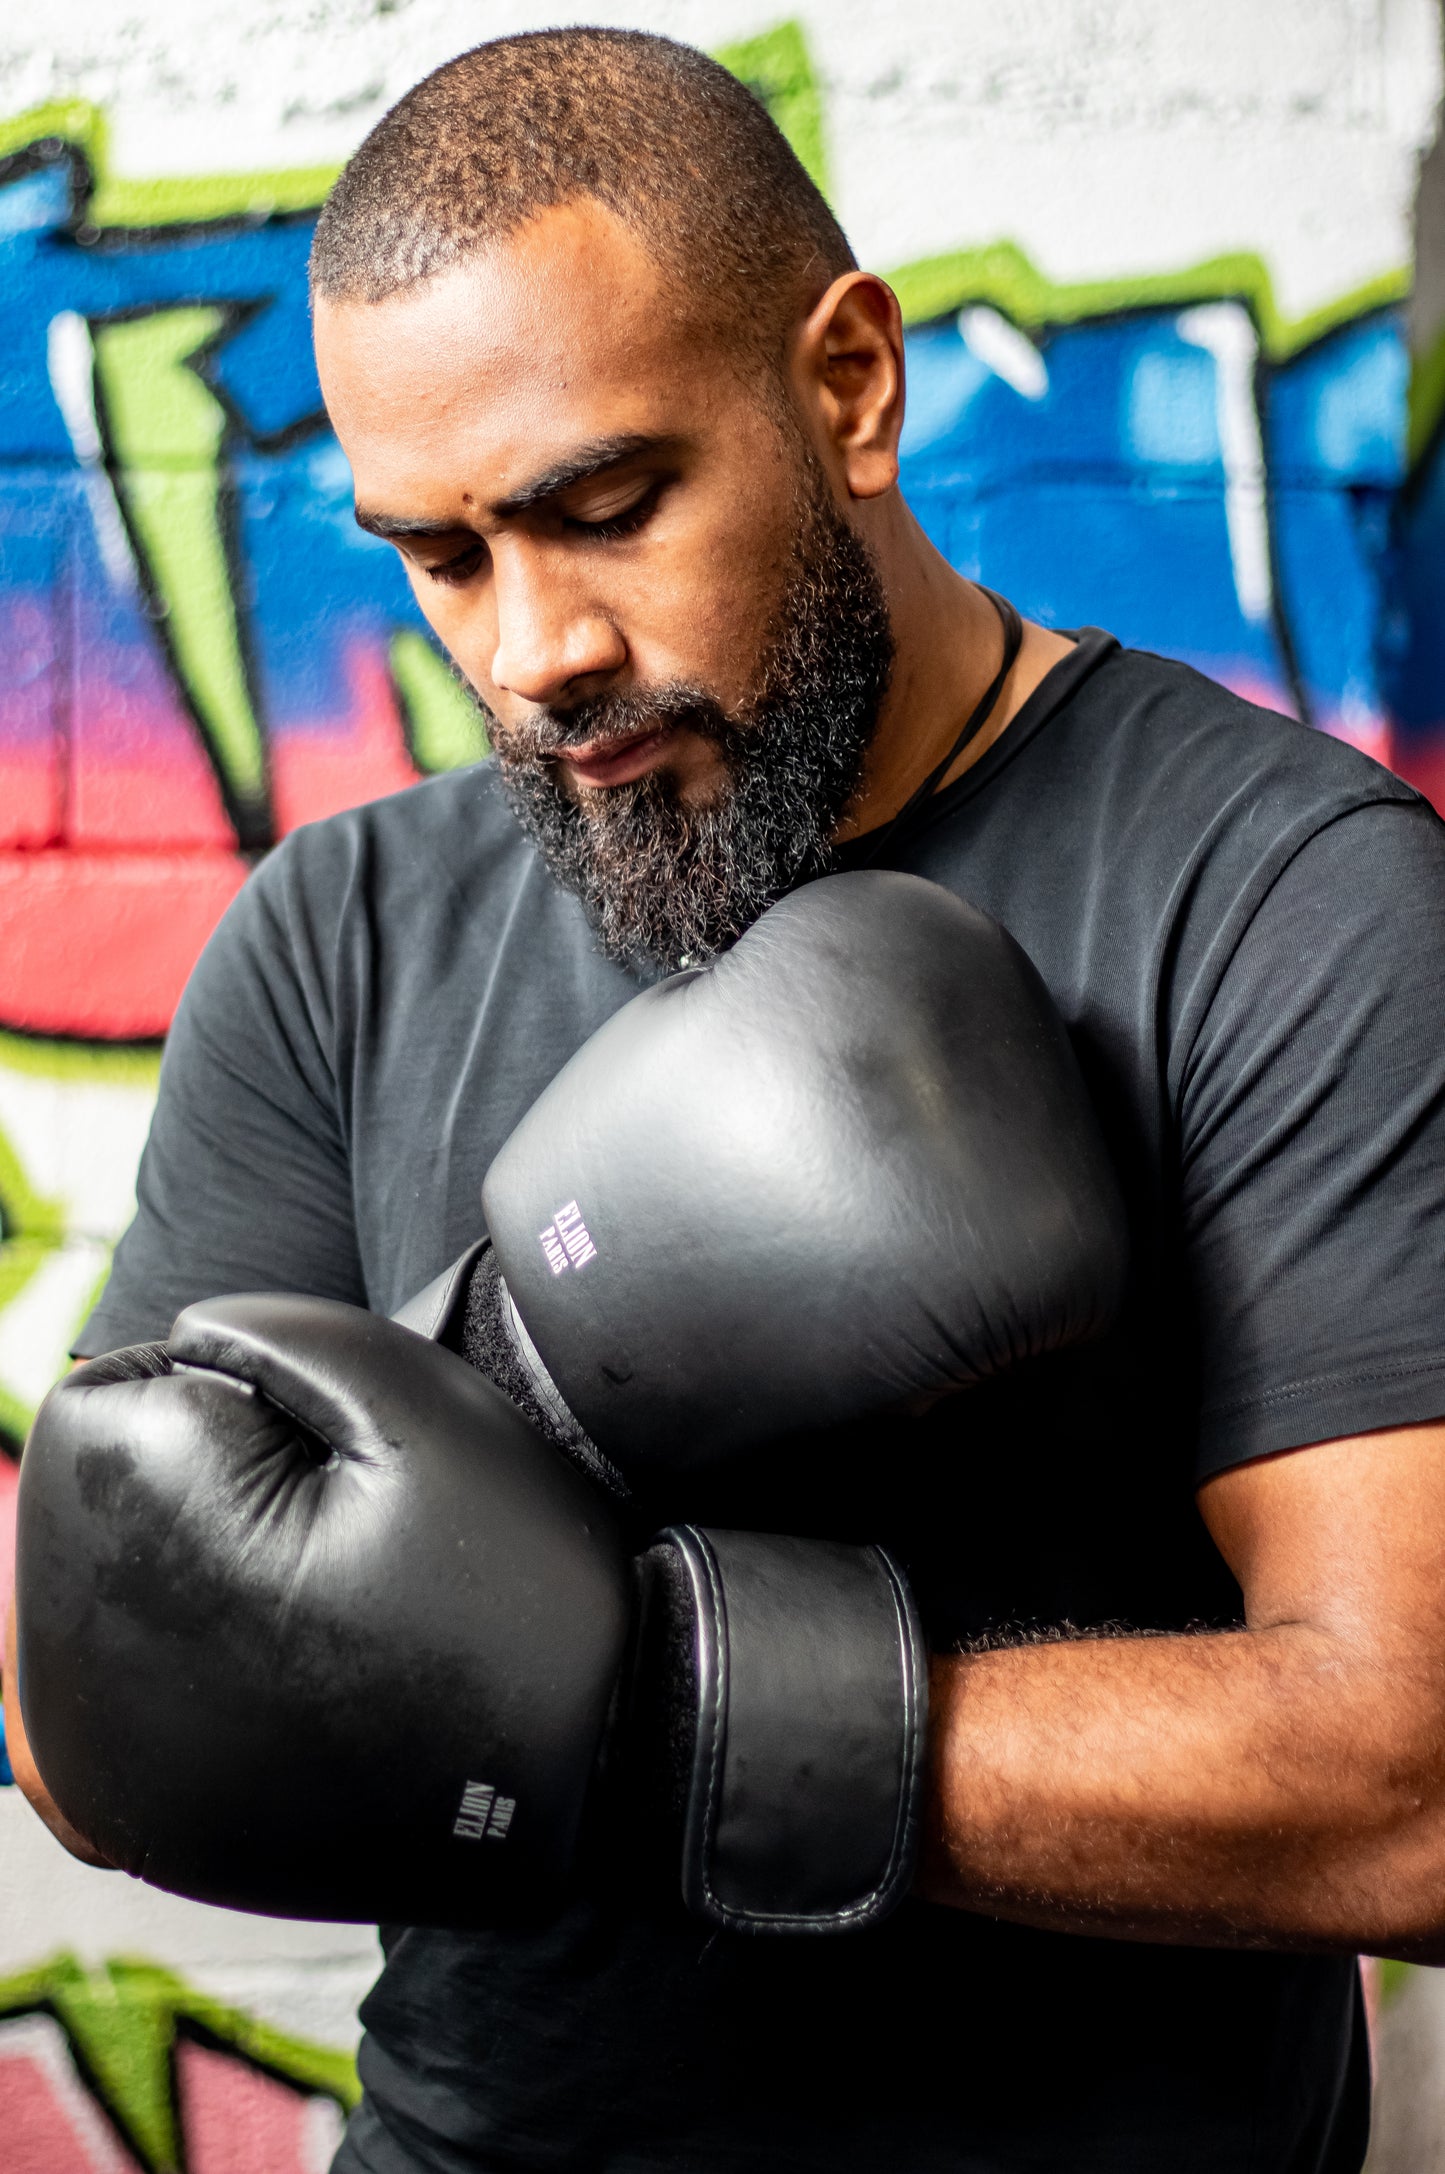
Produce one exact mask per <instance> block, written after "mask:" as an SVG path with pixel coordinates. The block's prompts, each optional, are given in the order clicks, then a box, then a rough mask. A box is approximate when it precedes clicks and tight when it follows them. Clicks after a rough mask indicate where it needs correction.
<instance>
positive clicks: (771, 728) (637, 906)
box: [493, 458, 893, 973]
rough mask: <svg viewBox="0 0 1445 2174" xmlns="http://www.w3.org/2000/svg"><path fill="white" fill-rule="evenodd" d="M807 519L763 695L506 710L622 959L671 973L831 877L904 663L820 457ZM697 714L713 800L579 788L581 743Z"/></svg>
mask: <svg viewBox="0 0 1445 2174" xmlns="http://www.w3.org/2000/svg"><path fill="white" fill-rule="evenodd" d="M800 502H801V508H802V516H803V517H802V520H801V523H800V527H799V533H798V539H797V545H796V549H795V553H794V559H793V566H792V571H791V573H790V575H789V577H788V580H787V583H786V585H785V587H784V590H783V593H782V596H781V598H780V601H779V605H778V609H777V612H776V614H775V617H774V622H773V627H772V629H771V631H770V634H769V638H768V641H767V645H766V647H765V650H764V653H763V656H762V659H761V661H760V664H759V668H758V671H757V675H756V679H755V683H754V687H753V691H752V693H751V695H750V696H749V697H748V699H747V701H746V703H745V704H743V705H742V706H741V707H740V708H739V709H738V710H737V711H736V712H734V713H732V714H730V713H729V712H727V711H726V710H724V709H723V708H722V706H721V705H720V704H719V703H718V702H717V701H715V700H714V699H713V697H712V696H711V695H709V694H708V693H707V691H706V690H705V689H703V688H698V687H689V686H684V685H678V684H676V683H673V684H669V685H666V686H660V687H651V688H635V689H632V690H630V691H629V692H627V693H625V694H617V695H602V696H599V697H598V698H597V699H596V700H594V701H590V702H583V703H579V704H578V705H577V706H576V707H575V708H573V709H569V710H565V711H550V712H543V713H542V714H541V715H540V716H539V717H537V718H535V719H533V720H529V722H528V724H527V725H526V726H525V727H523V728H520V729H519V730H514V731H506V730H505V729H503V728H500V727H498V726H497V725H496V722H495V720H493V728H494V731H493V744H494V746H495V747H496V749H497V756H498V765H499V770H500V775H501V781H502V786H503V789H504V791H505V792H506V795H507V799H508V801H509V802H510V804H511V807H512V810H513V813H514V814H515V815H516V817H517V820H518V822H519V823H520V824H521V826H522V828H523V830H525V831H526V833H527V834H528V836H529V837H530V838H532V839H533V841H534V842H535V844H536V846H537V849H538V851H539V852H540V853H541V855H542V858H543V860H544V861H545V862H546V864H547V867H548V868H549V870H550V871H551V873H552V875H553V876H554V877H555V878H556V880H557V881H558V882H559V883H561V884H563V885H564V886H565V887H566V888H567V889H568V890H571V891H575V892H576V893H577V895H578V897H579V898H580V899H581V901H582V904H583V906H584V908H585V910H586V913H587V917H588V920H589V921H590V922H591V924H592V926H593V928H594V929H595V931H596V933H597V938H598V944H599V947H600V949H601V950H602V951H603V952H604V953H605V954H606V955H607V957H609V958H611V959H614V960H616V961H617V962H618V963H619V964H621V965H624V966H628V967H631V968H634V969H637V968H642V967H645V966H647V965H651V966H653V967H660V968H661V969H662V970H663V971H664V972H668V973H671V972H673V971H675V970H676V969H677V968H678V967H680V966H692V965H698V964H700V963H702V962H704V961H706V960H708V959H710V958H713V957H715V956H716V954H717V953H718V952H719V951H721V950H723V949H724V948H725V947H726V946H727V945H728V944H730V943H732V942H733V941H735V939H736V938H737V937H738V936H740V935H741V934H742V932H743V930H744V929H745V928H747V927H749V926H750V925H751V923H752V922H753V921H755V920H756V919H757V917H758V915H759V914H760V913H763V912H765V911H766V909H767V908H768V907H769V906H771V905H773V904H775V903H776V901H777V900H778V899H780V898H781V897H783V896H784V894H785V893H786V892H788V891H790V890H792V889H794V888H795V887H796V886H797V885H798V884H799V883H803V882H806V881H807V880H808V879H809V878H810V877H812V876H816V875H821V874H824V873H825V872H826V870H827V869H828V867H829V865H830V861H831V841H832V837H833V833H834V831H835V830H836V828H837V825H838V822H839V819H840V817H841V816H842V814H843V812H844V810H845V808H846V807H847V806H848V803H849V801H850V800H852V799H853V797H854V795H855V794H856V792H857V790H858V786H859V783H860V781H861V778H862V774H863V761H864V757H865V755H866V753H867V749H868V744H869V741H870V740H871V738H872V736H873V731H874V728H875V726H876V724H877V721H878V713H879V709H880V707H881V705H882V701H883V696H884V693H885V691H886V689H887V686H888V677H889V672H890V669H891V667H892V662H893V636H892V631H891V629H890V626H889V622H888V608H887V603H886V601H885V598H884V594H883V584H882V582H881V580H880V579H879V575H878V571H877V569H876V567H875V566H874V564H873V560H872V558H871V557H870V555H869V553H868V551H867V549H866V548H865V546H864V545H863V544H862V543H861V542H860V540H859V538H858V537H857V536H856V535H855V534H854V532H853V530H852V529H851V528H850V527H849V525H848V523H847V522H846V521H845V520H844V519H843V517H842V515H841V514H840V513H839V512H838V510H837V508H836V507H835V505H834V503H833V500H832V497H831V495H830V493H829V490H828V484H827V480H826V478H825V477H824V475H823V473H822V471H821V469H820V468H818V467H817V464H816V463H815V462H813V461H812V460H811V458H809V460H808V462H807V466H806V468H805V474H804V479H803V483H802V484H801V485H800ZM670 724H680V725H681V724H685V725H686V726H687V727H688V728H689V729H690V730H691V731H693V732H695V733H696V734H697V735H698V737H699V738H700V739H704V740H707V741H710V742H711V743H712V744H713V746H715V747H716V748H717V749H718V751H719V753H720V755H721V757H722V761H723V767H724V771H725V782H724V784H723V785H722V787H721V789H720V791H719V792H718V793H717V794H716V795H715V796H714V797H713V798H712V799H711V800H710V802H709V803H708V804H707V805H705V806H702V807H688V806H685V805H684V804H683V802H682V801H681V800H679V798H678V796H677V791H676V788H675V786H674V784H673V782H672V781H671V779H669V778H668V776H667V775H666V773H665V772H661V771H655V772H652V773H650V774H649V775H648V776H646V777H642V778H638V779H636V780H634V781H633V782H632V783H631V784H628V785H613V786H608V787H606V788H604V789H598V790H591V791H583V792H581V793H580V794H579V795H578V797H577V798H576V799H575V800H574V799H572V798H571V797H570V796H569V795H568V793H567V792H566V791H565V789H564V788H563V786H562V784H561V782H560V779H559V776H558V771H557V765H556V756H557V755H558V754H559V753H561V752H563V751H564V750H565V749H566V747H567V746H568V744H569V743H570V744H571V745H574V746H576V745H580V744H581V743H582V742H583V741H585V740H594V739H604V740H605V739H612V738H624V737H626V736H628V735H630V734H632V733H636V732H640V731H647V730H649V729H653V728H655V727H657V726H659V725H670Z"/></svg>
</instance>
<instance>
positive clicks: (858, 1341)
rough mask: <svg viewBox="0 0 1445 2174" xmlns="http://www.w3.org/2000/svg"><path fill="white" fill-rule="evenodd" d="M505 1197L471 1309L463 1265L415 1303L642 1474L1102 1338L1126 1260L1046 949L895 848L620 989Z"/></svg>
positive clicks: (430, 1328) (554, 1089)
mask: <svg viewBox="0 0 1445 2174" xmlns="http://www.w3.org/2000/svg"><path fill="white" fill-rule="evenodd" d="M483 1206H484V1213H485V1219H486V1224H487V1228H488V1230H489V1232H490V1236H491V1244H492V1247H493V1249H494V1261H495V1269H488V1268H487V1265H486V1263H485V1261H484V1260H483V1263H482V1265H483V1269H484V1272H487V1273H490V1274H491V1277H492V1284H491V1287H490V1288H484V1289H483V1291H482V1294H481V1300H480V1302H477V1301H476V1300H475V1299H473V1300H472V1302H471V1303H470V1305H469V1303H468V1301H469V1291H470V1286H469V1284H468V1282H467V1273H469V1271H465V1263H463V1264H457V1267H456V1268H455V1269H454V1270H453V1271H449V1272H448V1274H447V1275H445V1276H443V1277H441V1278H439V1279H438V1281H437V1283H436V1284H434V1285H432V1286H429V1288H428V1290H427V1291H426V1292H424V1293H422V1294H420V1295H419V1297H418V1299H417V1300H416V1301H414V1302H413V1304H412V1306H411V1307H408V1308H407V1309H404V1311H403V1314H402V1316H401V1318H403V1319H407V1320H413V1321H414V1323H415V1325H416V1326H418V1327H421V1328H423V1329H424V1330H425V1331H427V1332H429V1333H434V1334H438V1335H441V1336H443V1337H444V1339H445V1340H447V1341H449V1342H451V1343H452V1344H453V1345H454V1346H455V1347H456V1348H463V1349H466V1350H467V1351H468V1354H469V1355H470V1356H471V1357H472V1358H473V1359H474V1360H475V1361H476V1362H477V1363H478V1364H480V1365H481V1366H482V1367H483V1368H484V1369H485V1370H486V1371H488V1372H492V1373H496V1372H498V1370H499V1368H500V1369H501V1370H502V1371H506V1370H507V1369H508V1368H510V1370H511V1377H512V1379H511V1381H509V1386H512V1385H513V1383H514V1382H515V1380H516V1378H517V1370H518V1369H519V1368H520V1369H521V1370H522V1372H523V1373H524V1374H525V1375H526V1376H527V1377H528V1378H529V1379H530V1381H531V1383H532V1387H533V1407H532V1408H533V1411H534V1416H536V1417H537V1418H538V1419H539V1421H540V1422H541V1423H543V1424H544V1425H546V1426H547V1427H548V1431H549V1432H551V1433H553V1435H554V1436H555V1438H557V1439H558V1440H560V1441H563V1442H564V1444H565V1445H566V1446H568V1447H569V1448H570V1449H571V1450H572V1451H573V1453H574V1454H576V1455H578V1456H579V1457H580V1458H581V1459H582V1460H583V1461H586V1459H587V1457H588V1456H589V1454H590V1455H591V1456H593V1457H596V1456H599V1455H600V1457H601V1458H602V1459H603V1460H604V1461H609V1462H610V1463H611V1464H612V1465H613V1466H615V1467H620V1468H621V1470H622V1471H623V1472H624V1473H627V1474H629V1475H632V1476H636V1477H640V1476H641V1475H642V1474H644V1473H645V1472H647V1471H648V1470H649V1468H650V1469H651V1471H652V1472H653V1473H656V1472H658V1471H667V1472H675V1471H679V1470H682V1469H685V1468H687V1467H689V1466H694V1467H695V1466H701V1465H705V1464H709V1463H715V1462H717V1461H718V1460H719V1459H724V1458H727V1457H729V1456H732V1455H735V1454H737V1453H739V1452H744V1451H747V1450H750V1449H754V1448H757V1447H758V1446H760V1445H761V1444H763V1443H765V1442H766V1441H768V1440H769V1439H773V1438H776V1437H778V1436H781V1435H785V1434H791V1433H794V1432H796V1431H800V1430H806V1429H813V1428H826V1427H831V1426H835V1425H838V1424H840V1423H843V1422H847V1421H851V1420H854V1419H857V1418H860V1417H862V1416H865V1415H867V1414H868V1413H870V1412H875V1411H878V1410H881V1409H883V1408H885V1407H887V1406H889V1405H892V1404H895V1403H900V1402H903V1401H905V1400H909V1399H918V1398H930V1397H932V1396H936V1395H938V1394H941V1393H947V1392H951V1391H953V1390H956V1389H960V1388H965V1387H967V1386H969V1385H970V1384H973V1383H975V1382H979V1381H983V1380H985V1379H987V1378H989V1377H990V1376H996V1375H999V1374H1001V1373H1004V1372H1006V1371H1007V1370H1008V1369H1010V1368H1011V1367H1014V1366H1016V1365H1018V1364H1019V1363H1020V1362H1021V1361H1025V1360H1028V1359H1030V1358H1033V1357H1036V1356H1038V1355H1041V1354H1043V1353H1047V1352H1053V1351H1058V1350H1061V1349H1063V1348H1065V1347H1066V1346H1068V1345H1071V1344H1076V1343H1079V1342H1081V1341H1084V1340H1085V1339H1087V1338H1089V1337H1091V1336H1094V1335H1096V1334H1098V1333H1099V1332H1100V1331H1101V1330H1103V1329H1104V1328H1106V1327H1107V1326H1108V1325H1109V1323H1110V1321H1111V1320H1112V1318H1113V1316H1114V1313H1115V1312H1116V1310H1117V1307H1118V1303H1119V1299H1120V1294H1121V1291H1122V1287H1123V1282H1124V1275H1125V1267H1126V1253H1127V1238H1126V1228H1125V1220H1124V1211H1123V1206H1122V1203H1121V1200H1120V1196H1119V1192H1118V1188H1117V1185H1116V1183H1115V1180H1114V1176H1113V1172H1112V1169H1111V1167H1110V1164H1109V1159H1108V1155H1107V1153H1106V1151H1105V1148H1104V1146H1103V1143H1102V1140H1101V1138H1100V1135H1099V1129H1098V1125H1097V1121H1096V1119H1095V1116H1094V1113H1093V1110H1092V1108H1091V1107H1090V1103H1089V1099H1088V1096H1087V1093H1086V1091H1085V1088H1084V1084H1083V1081H1082V1078H1081V1077H1080V1074H1079V1069H1078V1065H1077V1063H1076V1061H1075V1058H1074V1055H1073V1051H1072V1049H1071V1047H1070V1045H1069V1040H1068V1036H1067V1034H1066V1032H1065V1030H1064V1027H1063V1025H1062V1023H1061V1021H1060V1020H1059V1017H1058V1014H1057V1013H1056V1011H1055V1009H1054V1006H1053V1003H1052V1001H1051V1000H1050V997H1049V995H1048V992H1047V990H1046V989H1045V988H1044V985H1043V983H1042V981H1041V980H1040V978H1039V976H1038V974H1037V973H1036V972H1035V970H1034V968H1033V966H1032V965H1031V964H1030V962H1029V960H1028V959H1027V958H1026V956H1025V955H1024V953H1023V952H1022V951H1021V950H1020V949H1019V947H1018V945H1017V944H1016V943H1015V942H1014V941H1013V939H1012V937H1010V936H1009V935H1008V933H1007V932H1006V931H1005V930H1004V929H1002V928H1000V927H999V926H998V925H997V923H995V922H993V921H990V920H989V919H988V918H987V917H986V916H985V915H983V914H981V913H979V912H978V911H977V910H976V909H975V908H973V907H972V906H969V905H966V904H964V903H963V902H962V901H961V900H959V899H957V898H956V897H954V896H953V894H952V893H951V892H948V891H945V890H943V889H941V888H940V887H939V886H937V885H935V884H931V883H925V882H923V881H921V880H920V879H919V878H917V877H915V876H907V875H898V874H889V873H884V872H875V873H864V874H855V875H844V876H833V877H827V878H825V879H823V880H822V881H820V882H817V883H811V884H808V885H806V886H805V887H804V888H802V889H801V890H798V891H795V892H794V893H793V894H792V895H791V896H790V897H788V898H785V899H784V900H783V901H782V902H781V903H780V904H779V905H776V906H774V907H773V908H772V909H771V910H770V911H769V912H767V913H765V914H764V915H763V916H762V917H761V919H759V920H758V921H757V922H755V923H754V925H753V926H752V928H751V929H749V930H748V932H747V933H746V935H744V936H743V937H742V938H740V940H739V941H738V942H737V944H735V945H734V946H733V948H732V949H731V950H730V951H728V952H726V953H724V954H723V956H722V957H721V958H719V959H717V960H716V961H715V962H714V963H713V964H712V965H711V966H707V967H703V968H699V969H697V970H695V971H691V972H687V973H682V974H676V975H674V976H672V978H671V979H670V980H668V981H665V982H662V983H660V984H659V985H658V986H657V987H655V988H652V989H649V990H647V991H645V992H644V993H643V994H642V995H641V996H638V997H636V998H634V999H633V1001H632V1002H631V1003H630V1004H628V1005H626V1006H624V1008H623V1009H622V1010H621V1011H620V1012H618V1013H617V1014H616V1015H615V1016H614V1017H613V1018H612V1019H611V1020H609V1021H608V1022H607V1024H606V1025H605V1026H603V1027H602V1028H601V1029H600V1030H599V1032H598V1033H596V1034H595V1035H594V1036H593V1037H592V1039H591V1040H590V1041H589V1042H588V1043H587V1044H586V1045H585V1046H584V1047H583V1048H582V1049H581V1050H579V1051H578V1053H577V1055H576V1056H575V1057H573V1058H572V1060H571V1061H570V1063H568V1064H567V1065H566V1066H565V1067H564V1068H563V1070H562V1071H561V1072H560V1073H559V1074H558V1076H557V1078H556V1079H555V1080H554V1081H553V1082H552V1084H551V1085H550V1086H549V1087H548V1088H547V1089H546V1090H545V1091H544V1092H543V1094H542V1095H541V1096H540V1097H539V1098H538V1100H537V1101H536V1103H535V1104H534V1105H533V1107H532V1108H531V1110H530V1111H529V1112H528V1113H527V1115H526V1116H525V1117H524V1118H523V1120H522V1122H521V1123H520V1124H519V1125H518V1126H517V1128H516V1130H515V1131H514V1132H513V1133H512V1135H511V1137H510V1138H509V1139H508V1140H507V1142H506V1144H505V1145H504V1146H503V1148H502V1149H501V1151H500V1153H499V1154H498V1155H497V1157H496V1159H495V1160H494V1162H493V1163H492V1166H491V1169H490V1170H489V1172H488V1174H487V1178H486V1182H485V1185H484V1188H483ZM478 1258H479V1257H478V1255H477V1253H476V1252H475V1250H474V1252H473V1254H472V1256H471V1263H472V1266H473V1267H476V1266H477V1263H478ZM497 1269H499V1270H500V1281H499V1282H498V1280H497V1277H496V1273H495V1270H497ZM524 1401H525V1399H524ZM569 1429H570V1430H571V1434H570V1437H569Z"/></svg>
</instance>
